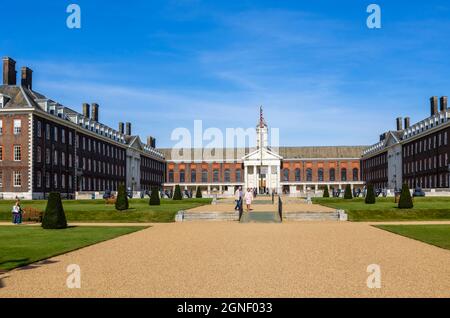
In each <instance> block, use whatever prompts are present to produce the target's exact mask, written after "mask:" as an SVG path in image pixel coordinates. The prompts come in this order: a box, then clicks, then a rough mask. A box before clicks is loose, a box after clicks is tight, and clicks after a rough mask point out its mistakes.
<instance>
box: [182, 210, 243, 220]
mask: <svg viewBox="0 0 450 318" xmlns="http://www.w3.org/2000/svg"><path fill="white" fill-rule="evenodd" d="M238 218H239V213H237V212H236V213H234V212H229V213H223V212H201V213H199V212H197V213H196V212H182V211H180V212H178V214H177V216H176V217H175V220H176V221H177V222H185V221H237V220H238Z"/></svg>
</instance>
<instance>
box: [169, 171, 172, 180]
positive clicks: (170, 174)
mask: <svg viewBox="0 0 450 318" xmlns="http://www.w3.org/2000/svg"><path fill="white" fill-rule="evenodd" d="M169 182H170V183H173V170H169Z"/></svg>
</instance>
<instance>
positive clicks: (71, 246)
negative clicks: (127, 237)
mask: <svg viewBox="0 0 450 318" xmlns="http://www.w3.org/2000/svg"><path fill="white" fill-rule="evenodd" d="M144 228H145V227H142V226H129V227H101V226H98V227H97V226H96V227H88V226H86V227H70V228H67V229H64V230H44V229H42V228H41V227H39V226H21V225H18V226H0V251H1V253H0V270H10V269H13V268H15V267H19V266H24V265H27V264H30V263H33V262H36V261H39V260H43V259H47V258H49V257H52V256H55V255H59V254H63V253H66V252H69V251H72V250H75V249H78V248H81V247H85V246H88V245H92V244H95V243H98V242H102V241H106V240H109V239H112V238H115V237H117V236H120V235H124V234H128V233H132V232H135V231H138V230H142V229H144Z"/></svg>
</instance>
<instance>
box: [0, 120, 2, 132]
mask: <svg viewBox="0 0 450 318" xmlns="http://www.w3.org/2000/svg"><path fill="white" fill-rule="evenodd" d="M0 135H3V120H0Z"/></svg>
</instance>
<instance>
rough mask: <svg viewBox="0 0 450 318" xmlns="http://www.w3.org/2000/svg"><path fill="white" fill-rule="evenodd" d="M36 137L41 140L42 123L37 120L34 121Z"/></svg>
mask: <svg viewBox="0 0 450 318" xmlns="http://www.w3.org/2000/svg"><path fill="white" fill-rule="evenodd" d="M36 135H37V136H38V137H39V138H41V137H42V123H41V122H40V121H39V120H38V121H36Z"/></svg>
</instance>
